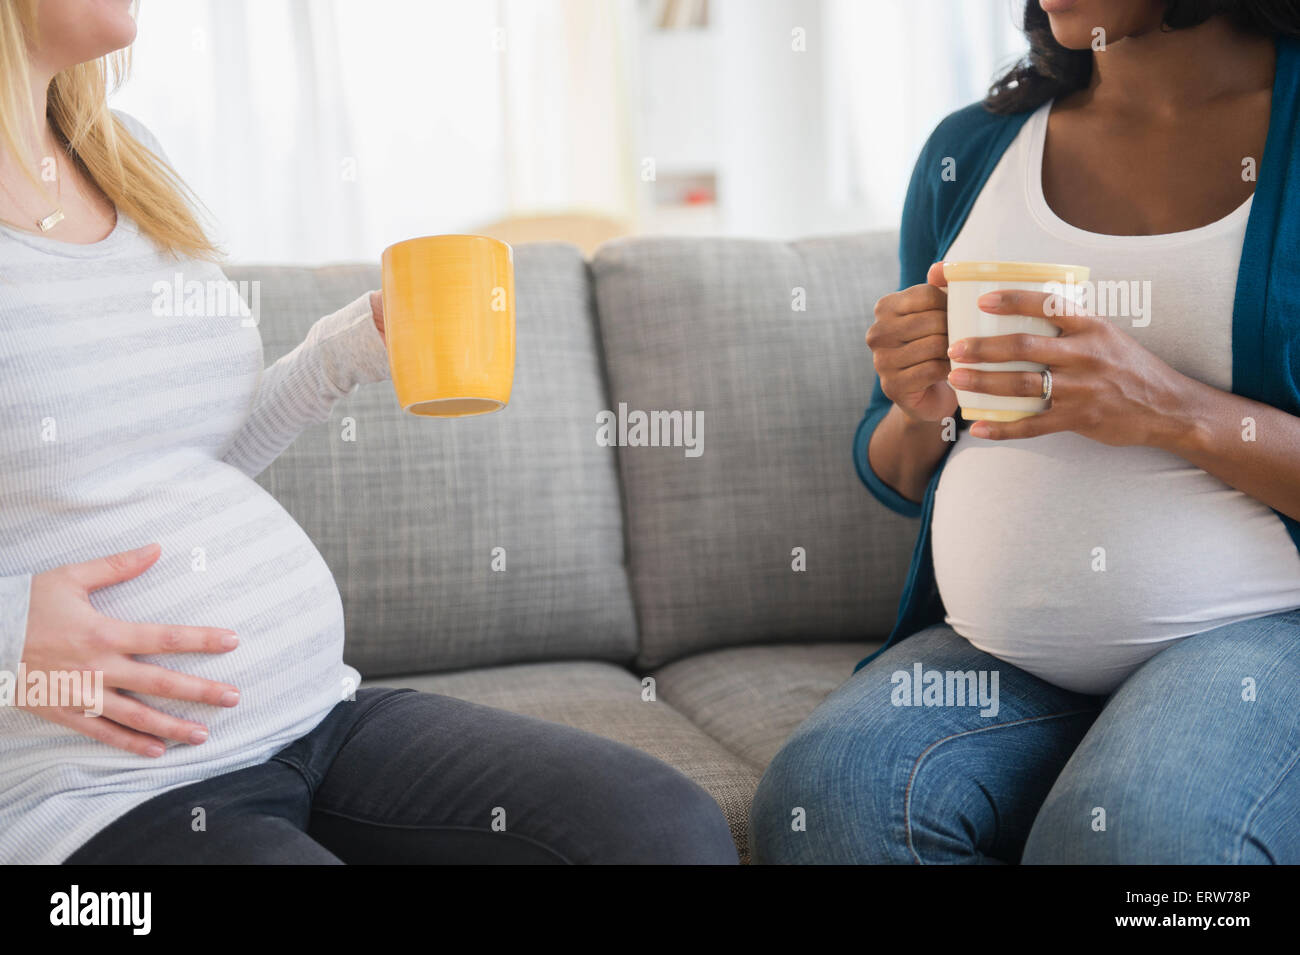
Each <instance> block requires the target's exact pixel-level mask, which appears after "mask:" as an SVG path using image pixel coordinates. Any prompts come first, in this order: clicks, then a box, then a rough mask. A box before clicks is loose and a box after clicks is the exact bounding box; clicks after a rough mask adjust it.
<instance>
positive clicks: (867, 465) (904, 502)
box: [853, 402, 922, 517]
mask: <svg viewBox="0 0 1300 955" xmlns="http://www.w3.org/2000/svg"><path fill="white" fill-rule="evenodd" d="M890 407H891V405H890V404H889V403H888V402H885V403H883V404H880V405H879V406H877V407H873V408H868V409H867V413H866V414H865V415H864V416H863V418H862V422H861V423H860V424H859V425H858V430H857V433H856V434H854V436H853V464H854V467H856V468H857V471H858V477H859V478H860V479H861V480H862V483H863V484H865V485H866V486H867V490H869V491H870V492H871V493H872V494H873V495H874V496H875V498H876V500H878V501H879V502H880V503H881V504H883V505H885V507H887V508H889V509H890V510H891V511H894V512H895V513H897V514H902V515H903V516H904V517H920V516H921V510H922V508H921V505H920V504H919V503H917V502H916V501H911V500H908V499H907V498H905V497H903V495H901V494H899V493H898V492H897V491H895V490H894V489H893V488H892V487H890V486H889V485H888V484H886V483H885V482H884V481H882V480H881V479H880V475H878V474H877V473H876V472H875V471H874V470H873V469H872V467H871V458H870V456H869V455H868V453H867V452H868V450H869V449H870V447H871V436H872V435H873V434H874V433H875V431H876V426H877V425H878V424H880V422H881V419H883V418H884V417H885V415H886V414H888V413H889V409H890Z"/></svg>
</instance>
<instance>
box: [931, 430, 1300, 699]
mask: <svg viewBox="0 0 1300 955" xmlns="http://www.w3.org/2000/svg"><path fill="white" fill-rule="evenodd" d="M932 542H933V555H934V568H935V577H936V581H937V583H938V587H939V594H940V596H941V598H942V599H943V603H944V607H945V609H946V611H947V621H948V623H949V625H951V626H952V627H953V629H954V630H956V631H957V632H958V633H959V634H961V635H962V636H964V637H966V638H967V639H968V640H970V641H971V642H972V643H973V644H974V645H975V646H977V647H979V648H980V649H982V650H985V651H986V652H988V653H991V654H993V655H994V656H996V657H998V658H1000V659H1002V660H1005V661H1007V662H1009V663H1012V664H1015V665H1016V666H1019V667H1021V668H1022V669H1025V670H1028V671H1029V672H1031V673H1034V674H1036V675H1038V676H1041V677H1042V678H1044V679H1047V680H1049V681H1050V682H1053V683H1056V684H1057V685H1060V686H1064V687H1066V688H1067V689H1072V690H1076V691H1078V692H1087V693H1106V692H1110V691H1111V690H1113V689H1114V688H1115V687H1116V686H1118V685H1119V683H1120V682H1122V681H1123V679H1124V678H1125V677H1126V676H1128V674H1130V673H1131V672H1132V671H1133V670H1134V669H1136V668H1137V666H1139V665H1140V664H1141V663H1142V662H1143V661H1144V660H1146V659H1147V658H1149V657H1151V656H1153V655H1154V654H1155V653H1157V652H1158V651H1159V650H1160V649H1161V648H1162V647H1164V646H1166V645H1168V644H1169V643H1170V642H1172V641H1175V640H1177V639H1179V638H1182V637H1185V636H1188V635H1190V634H1194V633H1200V632H1202V631H1205V630H1210V629H1213V628H1214V627H1218V626H1222V625H1224V624H1227V623H1232V622H1234V621H1238V620H1244V619H1248V618H1250V617H1255V616H1261V615H1263V614H1267V613H1275V612H1279V611H1283V610H1289V609H1292V608H1294V607H1297V606H1300V554H1297V551H1296V547H1295V545H1294V543H1293V542H1292V540H1291V538H1290V535H1289V534H1288V533H1287V531H1286V527H1285V525H1283V523H1282V521H1281V520H1280V519H1279V518H1278V516H1277V515H1276V514H1275V513H1273V511H1271V510H1270V509H1269V508H1267V507H1265V506H1264V505H1263V504H1261V503H1259V502H1258V501H1256V500H1254V499H1253V498H1250V497H1248V496H1246V495H1245V494H1243V493H1241V492H1240V491H1237V490H1235V489H1233V488H1231V487H1229V486H1228V485H1226V484H1224V483H1223V482H1222V481H1220V480H1219V479H1218V478H1215V477H1213V476H1211V475H1209V474H1207V473H1206V472H1204V471H1202V470H1200V469H1199V468H1196V467H1193V466H1192V465H1190V464H1188V463H1187V462H1185V461H1183V460H1182V459H1180V458H1178V457H1176V456H1174V455H1171V454H1168V453H1166V452H1163V451H1159V450H1156V449H1153V448H1112V447H1108V446H1106V445H1102V444H1098V443H1097V442H1094V441H1091V440H1089V439H1087V438H1084V437H1082V436H1080V435H1077V434H1073V433H1067V434H1054V435H1045V436H1043V437H1038V438H1031V439H1027V440H1023V441H1015V442H1010V443H999V442H994V441H987V440H983V439H980V438H973V437H971V436H970V435H969V433H966V432H963V433H962V435H961V437H960V439H959V440H958V443H957V446H956V447H955V448H953V450H952V454H951V457H950V458H949V460H948V463H947V465H946V466H945V467H944V471H943V474H942V475H941V477H940V479H939V487H938V488H937V491H936V496H935V506H934V517H933V524H932Z"/></svg>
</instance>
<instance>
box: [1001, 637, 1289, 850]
mask: <svg viewBox="0 0 1300 955" xmlns="http://www.w3.org/2000/svg"><path fill="white" fill-rule="evenodd" d="M1297 713H1300V611H1292V612H1290V613H1285V614H1274V615H1272V616H1268V617H1258V618H1256V619H1254V620H1246V621H1242V622H1241V623H1236V624H1230V625H1229V626H1226V627H1219V628H1217V629H1215V630H1210V631H1207V632H1205V633H1202V634H1197V635H1196V636H1193V637H1188V638H1187V639H1185V640H1182V641H1180V642H1179V643H1176V644H1174V645H1173V646H1171V647H1169V648H1168V649H1167V650H1163V651H1162V652H1160V653H1159V654H1157V655H1156V656H1154V657H1152V658H1151V659H1150V660H1148V661H1147V662H1146V663H1145V664H1143V666H1142V667H1141V668H1140V669H1139V670H1138V671H1137V672H1136V673H1134V674H1133V676H1131V677H1129V679H1128V680H1126V681H1125V682H1124V684H1123V685H1122V686H1121V687H1120V688H1119V689H1118V690H1116V691H1115V693H1114V694H1113V695H1112V697H1111V698H1110V700H1109V701H1107V703H1106V706H1105V709H1104V710H1103V711H1102V713H1101V715H1100V716H1099V717H1098V719H1097V721H1096V722H1095V723H1094V724H1093V726H1092V728H1091V729H1090V730H1089V731H1088V734H1087V735H1086V736H1085V737H1084V739H1083V741H1082V742H1081V743H1080V745H1079V747H1078V749H1077V750H1076V751H1075V753H1074V755H1073V756H1072V757H1071V758H1070V761H1069V762H1068V763H1067V764H1066V767H1065V769H1064V770H1063V771H1062V773H1061V774H1060V777H1059V778H1058V779H1057V780H1056V783H1055V785H1054V786H1053V787H1052V790H1051V793H1050V794H1049V795H1048V797H1047V800H1046V801H1045V803H1044V805H1043V808H1042V810H1041V811H1040V812H1039V815H1038V819H1037V820H1036V821H1035V823H1034V827H1033V831H1032V832H1031V834H1030V837H1029V842H1028V845H1027V846H1026V848H1025V857H1024V861H1025V862H1026V863H1129V864H1148V863H1173V864H1179V863H1189V864H1200V863H1206V864H1210V863H1252V862H1260V863H1268V862H1276V863H1291V864H1294V863H1300V768H1297V762H1300V719H1297V716H1296V714H1297Z"/></svg>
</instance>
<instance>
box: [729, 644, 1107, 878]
mask: <svg viewBox="0 0 1300 955" xmlns="http://www.w3.org/2000/svg"><path fill="white" fill-rule="evenodd" d="M918 668H919V671H920V673H921V674H922V676H921V684H922V691H921V693H920V694H914V695H913V697H912V699H910V700H909V699H907V698H906V696H905V694H904V692H903V691H904V689H912V688H913V686H912V685H913V684H914V683H915V682H916V674H917V672H918ZM930 671H934V672H937V673H939V674H941V675H942V686H940V687H939V688H937V689H936V688H935V683H934V678H933V677H927V676H926V674H927V673H929V672H930ZM949 674H953V675H955V676H953V677H952V678H951V679H950V678H949ZM971 682H973V684H974V686H975V688H976V692H975V693H974V694H970V693H967V694H966V697H967V698H966V699H965V700H964V701H963V700H962V699H961V698H960V697H959V695H958V692H957V691H958V689H959V688H965V687H968V686H969V685H970V684H971ZM927 685H928V686H929V687H930V689H929V690H926V689H925V687H926V686H927ZM981 685H982V686H983V687H984V698H985V702H982V701H981V700H980V699H979V698H978V697H979V696H980V693H979V687H980V686H981ZM950 687H951V689H950ZM972 695H973V696H975V697H976V699H975V700H974V701H973V702H972V700H971V699H970V697H971V696H972ZM1101 702H1102V701H1101V698H1099V697H1095V696H1082V695H1080V694H1076V693H1071V692H1069V691H1067V690H1063V689H1060V688H1059V687H1055V686H1053V685H1051V684H1049V683H1046V682H1044V681H1042V680H1040V679H1038V678H1037V677H1034V676H1031V675H1030V674H1028V673H1025V672H1024V671H1022V670H1018V669H1016V668H1015V667H1013V666H1011V665H1009V664H1006V663H1002V662H1001V661H999V660H997V659H995V658H994V657H991V656H989V655H988V654H987V653H984V652H982V651H980V650H977V649H975V648H974V647H973V646H971V645H970V643H968V642H967V641H966V640H965V639H964V638H962V637H961V636H959V635H958V634H957V633H955V632H954V631H953V630H952V628H950V627H948V626H946V625H937V626H934V627H930V628H928V629H926V630H923V631H921V632H919V633H916V634H914V635H912V636H910V637H908V638H907V639H905V640H903V641H901V642H900V643H898V644H897V645H895V646H893V647H891V648H890V649H889V650H887V651H886V652H885V653H883V654H881V655H880V656H879V657H877V658H876V659H875V660H873V661H872V662H871V663H869V664H868V665H867V666H865V667H863V668H862V669H861V670H859V671H858V672H857V673H856V674H854V675H853V677H851V678H850V679H849V680H848V681H847V682H846V683H845V684H844V685H843V686H841V687H840V688H839V689H838V690H836V691H835V692H834V693H833V694H832V695H831V696H830V697H829V698H827V700H826V701H825V702H823V703H822V705H821V706H820V707H818V709H817V710H816V711H815V712H814V713H813V714H812V715H811V716H810V717H809V718H808V720H807V721H805V722H804V723H803V725H801V726H800V727H799V729H798V730H796V731H795V733H794V734H793V735H792V736H791V738H790V739H789V740H788V741H787V742H786V744H785V746H784V747H783V748H782V750H781V752H780V753H779V754H778V755H777V756H776V758H775V759H774V760H773V762H772V764H771V765H770V766H769V767H768V770H767V772H766V773H765V774H764V776H763V779H762V781H761V782H760V783H759V788H758V793H757V795H756V796H755V800H754V808H753V811H752V814H751V822H750V833H751V840H752V843H753V845H752V849H753V858H754V859H755V861H758V862H769V863H771V862H778V863H780V862H835V863H856V862H886V863H949V862H967V863H969V862H993V863H996V862H1015V861H1017V859H1018V858H1019V855H1020V851H1021V848H1022V846H1023V844H1024V840H1025V838H1026V836H1027V835H1028V832H1029V829H1030V826H1031V825H1032V823H1033V819H1034V814H1035V813H1036V811H1037V810H1038V807H1039V805H1040V803H1041V802H1042V800H1043V798H1044V797H1045V796H1046V795H1047V790H1048V788H1049V787H1050V786H1051V783H1052V780H1053V779H1054V778H1055V777H1056V774H1057V772H1059V771H1060V769H1061V767H1062V766H1064V765H1065V763H1066V760H1067V759H1068V758H1069V755H1070V753H1071V751H1072V750H1073V749H1074V747H1075V745H1076V744H1077V743H1078V741H1079V740H1080V739H1081V738H1082V737H1083V734H1084V733H1085V732H1086V731H1087V728H1088V726H1089V724H1090V723H1091V722H1092V720H1093V719H1094V718H1095V716H1096V713H1097V711H1098V710H1099V709H1100V706H1101ZM908 703H911V704H912V705H906V704H908ZM917 704H920V705H917Z"/></svg>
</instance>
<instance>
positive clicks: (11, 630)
mask: <svg viewBox="0 0 1300 955" xmlns="http://www.w3.org/2000/svg"><path fill="white" fill-rule="evenodd" d="M31 596H32V575H31V574H19V575H17V576H15V577H0V670H2V671H6V672H8V673H13V674H17V673H18V664H19V662H20V661H21V660H22V658H23V645H24V644H25V643H26V642H27V610H28V607H29V606H30V603H31Z"/></svg>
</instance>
